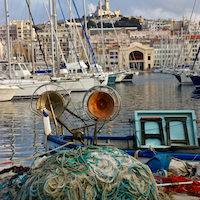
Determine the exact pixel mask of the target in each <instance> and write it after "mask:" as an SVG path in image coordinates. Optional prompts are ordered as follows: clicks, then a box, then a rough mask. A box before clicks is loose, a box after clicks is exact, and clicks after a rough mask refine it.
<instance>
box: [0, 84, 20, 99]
mask: <svg viewBox="0 0 200 200" xmlns="http://www.w3.org/2000/svg"><path fill="white" fill-rule="evenodd" d="M18 90H19V87H17V86H12V85H0V102H1V101H10V100H11V99H12V98H13V96H14V95H15V94H16V92H17V91H18Z"/></svg>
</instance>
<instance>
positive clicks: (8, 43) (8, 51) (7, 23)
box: [5, 0, 12, 78]
mask: <svg viewBox="0 0 200 200" xmlns="http://www.w3.org/2000/svg"><path fill="white" fill-rule="evenodd" d="M5 10H6V30H7V49H8V50H7V53H8V68H9V76H10V78H12V77H11V60H10V32H9V13H8V2H7V0H5Z"/></svg>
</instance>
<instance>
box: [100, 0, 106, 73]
mask: <svg viewBox="0 0 200 200" xmlns="http://www.w3.org/2000/svg"><path fill="white" fill-rule="evenodd" d="M100 12H101V37H102V50H103V67H104V70H105V48H104V38H103V21H102V3H101V0H100Z"/></svg>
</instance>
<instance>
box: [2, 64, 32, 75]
mask: <svg viewBox="0 0 200 200" xmlns="http://www.w3.org/2000/svg"><path fill="white" fill-rule="evenodd" d="M0 71H2V72H3V73H5V74H9V67H8V63H3V64H1V65H0ZM11 76H12V77H11V78H17V79H26V78H30V77H31V73H30V71H29V70H28V69H27V67H26V65H25V64H24V63H11Z"/></svg>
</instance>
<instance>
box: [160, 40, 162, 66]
mask: <svg viewBox="0 0 200 200" xmlns="http://www.w3.org/2000/svg"><path fill="white" fill-rule="evenodd" d="M160 46H161V59H160V67H161V68H162V67H163V37H161V40H160Z"/></svg>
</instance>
